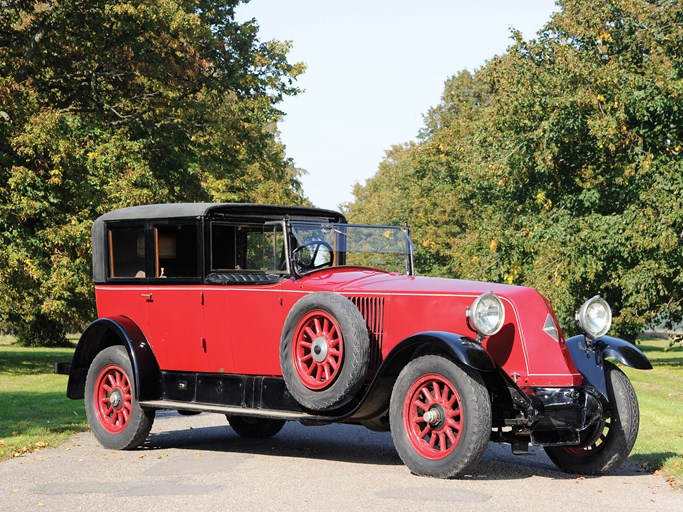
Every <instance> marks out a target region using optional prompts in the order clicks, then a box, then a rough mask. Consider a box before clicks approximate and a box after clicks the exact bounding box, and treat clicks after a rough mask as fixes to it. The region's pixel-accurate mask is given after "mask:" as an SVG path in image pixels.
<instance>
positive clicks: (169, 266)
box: [151, 224, 199, 278]
mask: <svg viewBox="0 0 683 512" xmlns="http://www.w3.org/2000/svg"><path fill="white" fill-rule="evenodd" d="M153 233H154V276H151V277H158V278H174V277H175V278H196V277H198V276H199V266H198V264H197V263H198V258H197V247H198V246H197V244H198V241H197V225H196V224H181V225H165V226H154V227H153Z"/></svg>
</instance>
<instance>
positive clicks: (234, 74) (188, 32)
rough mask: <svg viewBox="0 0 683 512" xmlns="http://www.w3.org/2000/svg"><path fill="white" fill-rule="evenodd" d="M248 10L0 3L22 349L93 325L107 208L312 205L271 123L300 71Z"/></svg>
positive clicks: (8, 297)
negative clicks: (93, 256) (264, 37)
mask: <svg viewBox="0 0 683 512" xmlns="http://www.w3.org/2000/svg"><path fill="white" fill-rule="evenodd" d="M238 3H239V1H238V0H225V1H208V0H184V1H183V0H176V1H174V0H170V1H168V0H165V1H162V0H147V1H125V0H115V1H108V2H104V1H92V2H83V1H80V0H62V1H51V2H50V1H48V2H41V1H31V0H16V1H12V0H10V1H8V2H3V8H2V10H1V11H0V294H2V297H3V301H2V302H1V303H0V324H4V325H5V326H10V327H11V328H13V329H14V330H15V331H16V332H17V333H18V335H19V339H20V341H22V342H24V343H26V344H35V343H60V342H61V341H63V339H64V333H65V332H67V331H68V330H71V329H77V328H80V327H82V325H83V323H84V322H86V321H88V320H89V319H91V318H92V317H93V315H94V302H93V297H92V290H91V285H90V284H89V283H90V227H91V225H92V221H93V219H94V218H95V217H97V216H98V215H100V214H102V213H104V212H106V211H108V210H111V209H113V208H117V207H124V206H130V205H134V204H141V203H151V202H175V201H197V200H216V201H224V200H225V201H264V202H287V203H301V202H304V201H305V199H304V198H303V196H302V194H301V188H300V184H299V182H298V176H299V174H300V171H299V170H297V169H295V168H294V166H293V165H292V162H291V161H290V160H289V159H287V158H286V156H285V152H284V147H283V146H282V144H281V143H280V142H279V141H278V134H277V128H276V123H277V121H278V119H279V118H280V116H281V113H280V112H279V111H278V110H277V108H276V105H277V103H278V102H279V101H280V100H281V99H282V98H283V97H284V96H285V95H291V94H296V93H297V89H296V87H295V86H294V80H295V79H296V77H297V75H298V74H299V73H301V72H302V71H303V66H302V65H301V64H290V63H288V62H287V58H286V55H287V52H288V49H289V46H288V44H287V43H282V42H277V41H271V42H266V43H263V42H260V41H259V40H258V37H257V35H258V26H257V24H256V22H255V21H254V20H252V21H248V22H245V23H239V22H237V21H235V18H234V9H235V7H236V5H237V4H238Z"/></svg>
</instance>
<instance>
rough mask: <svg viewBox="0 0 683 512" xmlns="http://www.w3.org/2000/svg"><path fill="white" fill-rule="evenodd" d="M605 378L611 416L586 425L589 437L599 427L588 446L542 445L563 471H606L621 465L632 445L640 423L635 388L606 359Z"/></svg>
mask: <svg viewBox="0 0 683 512" xmlns="http://www.w3.org/2000/svg"><path fill="white" fill-rule="evenodd" d="M605 380H606V382H607V391H608V395H609V402H610V403H609V405H610V409H611V414H610V417H609V418H607V419H606V420H604V421H601V422H600V423H599V424H597V425H595V426H594V427H593V428H592V429H591V428H590V427H589V429H587V433H586V435H585V436H582V437H584V438H585V439H591V438H592V437H594V434H595V433H596V430H595V429H600V434H599V436H598V437H597V439H595V440H594V441H593V442H592V443H591V444H590V445H588V446H546V447H545V452H546V453H547V454H548V457H550V460H552V461H553V462H554V463H555V465H556V466H557V467H558V468H560V469H562V470H563V471H566V472H568V473H578V474H582V475H599V474H604V473H608V472H609V471H610V470H612V469H615V468H618V467H619V466H621V464H622V463H623V462H624V461H625V460H626V458H627V457H628V455H629V454H630V453H631V450H632V449H633V445H634V444H635V442H636V438H637V437H638V427H639V425H640V411H639V407H638V398H637V397H636V392H635V390H634V389H633V386H632V385H631V381H630V380H629V379H628V377H627V376H626V375H624V373H623V372H622V371H621V370H620V369H619V368H618V367H616V366H615V365H614V364H612V363H610V362H605ZM588 442H590V441H588Z"/></svg>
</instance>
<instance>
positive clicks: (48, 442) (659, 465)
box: [0, 336, 683, 486]
mask: <svg viewBox="0 0 683 512" xmlns="http://www.w3.org/2000/svg"><path fill="white" fill-rule="evenodd" d="M11 342H12V339H11V338H10V337H7V336H4V337H3V336H0V460H4V459H8V458H11V457H14V456H18V455H21V454H24V453H26V452H28V451H32V450H35V449H38V448H44V447H47V446H58V445H59V444H60V443H62V442H64V441H65V440H66V439H67V438H68V436H69V435H71V434H74V433H76V432H81V431H83V430H86V429H87V428H88V426H87V422H86V418H85V411H84V408H83V401H82V400H69V399H68V398H67V397H66V395H65V390H66V382H67V377H66V376H64V375H54V374H53V365H54V362H56V361H70V360H71V357H72V354H73V348H72V349H61V348H60V349H45V348H22V347H17V346H14V345H12V344H11ZM666 345H667V343H666V342H665V341H663V340H644V341H642V342H641V344H640V345H639V346H640V348H641V349H642V350H643V351H645V353H646V354H647V355H648V357H650V359H651V360H652V363H653V365H654V370H652V371H638V370H632V369H631V368H626V369H625V371H626V373H627V374H628V376H629V377H630V378H631V380H632V381H633V384H634V386H635V388H636V391H637V393H638V400H639V402H640V414H641V417H640V434H639V436H638V441H637V443H636V446H635V448H634V450H633V454H632V456H633V457H634V458H635V459H636V460H637V461H638V462H639V463H640V464H641V465H642V466H643V467H644V468H645V469H647V470H648V471H659V472H661V473H662V474H663V475H664V476H665V477H667V478H668V479H669V481H670V483H671V484H672V485H673V486H680V485H681V482H683V348H682V347H680V346H679V347H677V348H675V349H673V350H671V351H668V352H666V351H665V350H664V349H665V347H666Z"/></svg>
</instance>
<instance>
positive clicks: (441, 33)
mask: <svg viewBox="0 0 683 512" xmlns="http://www.w3.org/2000/svg"><path fill="white" fill-rule="evenodd" d="M418 5H421V7H418ZM554 11H557V7H556V6H555V5H554V0H475V1H472V0H470V1H463V0H451V1H448V0H425V1H423V2H416V1H415V0H412V1H407V0H365V1H363V0H347V1H345V2H331V1H317V2H316V1H313V0H251V2H250V3H248V4H245V5H242V6H240V7H238V9H237V17H238V19H241V20H244V19H250V18H256V20H257V21H258V24H259V26H260V39H261V40H263V41H266V40H271V39H277V40H281V41H282V40H289V41H292V42H293V45H294V46H293V48H292V51H291V52H290V54H289V55H290V56H289V60H290V62H304V63H305V64H306V65H307V66H308V70H307V71H306V73H305V74H304V75H303V76H301V77H300V78H299V80H298V85H299V87H301V88H303V89H304V92H303V93H301V94H300V95H298V96H295V97H293V98H287V99H285V100H284V101H283V102H282V103H281V104H280V105H279V108H280V109H281V110H283V111H284V112H285V113H286V116H285V118H284V121H283V122H281V123H280V130H281V134H282V141H283V142H284V144H285V145H286V146H287V155H288V156H289V157H291V158H293V159H294V162H295V164H296V166H297V167H301V168H304V169H306V170H307V171H308V176H304V177H303V179H302V181H303V184H304V191H305V193H306V195H307V196H308V197H309V198H310V199H311V201H313V203H314V204H315V205H316V206H319V207H322V208H330V209H337V208H338V205H339V204H341V203H343V202H347V201H351V200H352V198H353V196H352V188H353V184H354V183H356V182H358V183H365V181H366V180H367V179H368V178H370V177H371V176H373V175H374V174H375V172H376V171H377V166H378V165H379V163H380V162H381V161H382V159H383V158H384V152H385V151H386V150H387V149H389V148H390V147H391V146H392V145H394V144H401V143H404V142H408V141H410V140H414V139H415V138H416V136H417V133H418V130H419V129H420V128H421V127H422V124H423V123H422V116H423V114H425V113H426V112H427V110H428V109H429V108H430V107H432V106H434V105H437V104H438V103H439V101H440V98H441V93H442V92H443V84H444V81H445V80H446V79H447V78H448V77H450V76H452V75H454V74H456V73H457V72H458V71H460V70H462V69H469V70H474V69H476V68H478V67H481V66H482V65H483V64H484V63H485V62H486V61H487V60H488V59H490V58H491V57H493V56H494V55H496V54H501V53H503V52H504V51H505V49H506V48H507V46H508V45H509V44H510V29H511V28H515V29H518V30H520V31H521V32H522V33H523V34H524V37H525V38H526V39H529V38H531V37H533V36H534V35H535V33H536V32H537V31H538V30H539V29H540V28H541V27H542V26H543V25H544V24H545V23H546V22H547V21H548V20H549V19H550V15H551V13H552V12H554Z"/></svg>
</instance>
